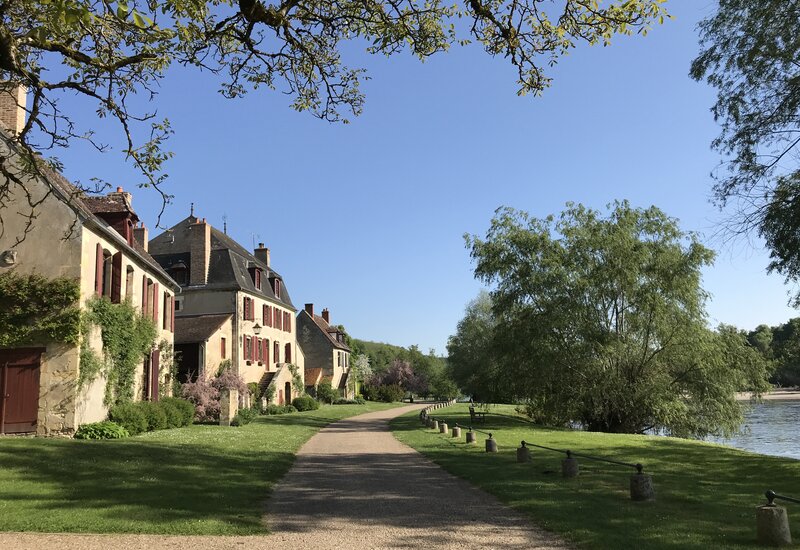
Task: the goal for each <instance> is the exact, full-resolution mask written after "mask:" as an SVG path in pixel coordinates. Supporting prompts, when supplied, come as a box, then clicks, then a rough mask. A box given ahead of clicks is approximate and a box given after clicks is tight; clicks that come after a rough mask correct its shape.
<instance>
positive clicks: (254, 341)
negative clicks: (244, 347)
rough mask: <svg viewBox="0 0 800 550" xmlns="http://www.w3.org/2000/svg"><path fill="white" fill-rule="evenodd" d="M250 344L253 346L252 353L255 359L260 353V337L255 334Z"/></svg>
mask: <svg viewBox="0 0 800 550" xmlns="http://www.w3.org/2000/svg"><path fill="white" fill-rule="evenodd" d="M250 345H251V346H252V353H251V355H252V357H253V360H254V361H255V360H256V356H257V355H258V338H256V337H255V336H253V338H251V339H250Z"/></svg>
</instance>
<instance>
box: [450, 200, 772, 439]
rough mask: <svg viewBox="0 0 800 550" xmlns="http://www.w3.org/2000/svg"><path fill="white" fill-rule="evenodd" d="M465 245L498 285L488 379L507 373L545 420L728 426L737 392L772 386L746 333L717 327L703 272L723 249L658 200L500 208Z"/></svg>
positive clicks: (664, 427)
mask: <svg viewBox="0 0 800 550" xmlns="http://www.w3.org/2000/svg"><path fill="white" fill-rule="evenodd" d="M467 243H468V246H469V248H471V255H472V257H473V259H474V260H475V261H476V268H475V276H476V278H478V279H479V280H481V281H483V282H485V283H487V284H488V285H491V286H493V287H494V288H495V290H494V291H493V292H492V294H491V298H492V314H493V319H491V320H490V322H488V323H484V326H485V327H486V330H489V331H490V334H489V335H488V336H486V337H485V338H484V337H482V339H483V340H485V341H486V342H487V343H488V345H490V346H491V349H490V351H489V353H491V352H492V350H493V353H494V361H492V362H490V363H488V364H487V369H490V371H489V372H485V373H482V374H481V375H480V379H481V380H483V381H491V380H492V378H493V377H495V378H497V379H498V383H499V384H500V388H501V389H504V390H505V391H507V392H508V395H506V396H505V397H506V398H507V399H518V400H524V401H525V402H526V403H527V404H528V410H529V411H530V413H531V415H532V417H533V418H534V419H535V420H537V421H539V422H542V423H547V424H550V425H556V426H560V425H568V424H569V423H570V422H574V421H579V422H581V423H582V425H583V426H585V427H586V428H587V429H590V430H593V431H606V432H620V433H640V432H643V431H646V430H650V429H656V430H661V431H665V432H667V433H670V434H672V435H679V436H704V435H706V434H709V433H716V434H720V433H731V432H733V431H735V430H736V429H738V427H739V424H740V423H741V420H742V413H741V407H740V405H739V404H738V403H737V402H736V400H735V392H736V391H737V390H739V389H740V388H742V387H743V386H745V387H752V388H753V389H754V390H755V391H763V389H764V387H765V383H766V374H767V368H766V365H765V363H764V362H763V361H761V360H760V359H759V358H758V357H757V356H756V355H757V354H756V355H754V354H753V353H750V351H752V350H749V349H748V346H747V344H746V340H745V338H744V336H743V335H741V334H738V333H736V332H735V331H731V330H729V329H728V328H726V327H721V328H720V331H719V332H716V333H715V332H713V331H710V330H708V328H707V327H706V315H705V301H706V298H707V294H706V293H705V291H704V290H703V289H702V287H701V286H700V283H701V270H702V268H703V267H704V266H706V265H709V264H710V263H711V262H712V260H713V257H714V254H713V252H712V251H711V250H709V249H707V248H706V247H705V246H703V245H702V244H701V243H700V242H699V241H698V240H697V238H696V237H695V236H694V235H691V234H687V233H684V232H683V231H681V229H680V227H679V226H678V224H677V222H676V220H674V219H672V218H670V217H668V216H667V215H666V214H665V213H664V212H662V211H661V210H659V209H658V208H656V207H650V208H647V209H639V208H633V207H631V206H630V205H629V204H628V203H627V202H617V203H614V204H613V205H609V207H608V212H607V213H603V212H599V211H595V210H591V209H588V208H586V207H584V206H582V205H574V204H568V205H567V209H566V210H565V211H564V212H563V213H561V214H560V216H549V217H547V218H545V219H537V218H533V217H531V216H529V215H528V214H527V213H525V212H520V211H516V210H513V209H510V208H502V209H498V211H497V212H496V215H495V217H494V219H493V220H492V224H491V227H490V229H489V231H488V232H487V235H486V238H485V239H481V238H478V237H476V236H472V237H467ZM462 328H463V327H462ZM479 328H480V327H479ZM481 357H489V355H487V353H482V354H481ZM495 361H496V366H495ZM473 366H474V367H475V368H478V369H480V368H481V365H480V364H479V363H476V364H474V365H473ZM495 373H496V375H495Z"/></svg>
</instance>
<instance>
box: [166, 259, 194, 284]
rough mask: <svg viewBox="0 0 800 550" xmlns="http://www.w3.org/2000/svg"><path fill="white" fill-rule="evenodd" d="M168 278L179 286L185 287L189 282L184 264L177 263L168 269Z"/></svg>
mask: <svg viewBox="0 0 800 550" xmlns="http://www.w3.org/2000/svg"><path fill="white" fill-rule="evenodd" d="M169 276H170V277H172V278H173V279H175V282H176V283H178V284H179V285H185V284H187V283H188V282H189V269H188V268H187V267H186V264H185V263H183V262H178V263H177V264H175V265H173V266H172V267H171V268H170V270H169Z"/></svg>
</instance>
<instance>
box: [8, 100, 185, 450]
mask: <svg viewBox="0 0 800 550" xmlns="http://www.w3.org/2000/svg"><path fill="white" fill-rule="evenodd" d="M24 100H25V94H24V93H21V92H20V93H19V94H16V97H14V98H12V96H11V95H9V94H8V92H0V103H4V105H2V106H0V119H2V125H3V128H2V129H0V155H2V156H3V157H4V158H5V159H6V164H5V168H6V169H8V170H9V174H11V173H13V177H12V176H8V175H3V176H0V177H2V178H3V180H4V182H5V183H7V184H9V185H8V188H9V194H8V195H7V196H6V197H4V198H3V201H2V203H0V217H2V222H1V225H2V231H0V259H1V260H0V273H3V272H9V271H12V270H13V271H15V272H16V273H18V274H32V273H35V274H38V275H41V276H44V277H46V278H48V279H52V278H56V277H65V278H68V279H72V280H74V281H77V282H78V284H79V288H80V301H79V307H80V308H82V309H85V307H86V302H87V300H88V299H90V298H92V297H94V296H105V297H107V298H108V299H109V300H110V301H111V302H114V303H119V302H123V301H125V300H129V301H130V303H131V304H132V305H133V306H134V307H135V308H136V309H138V310H139V311H140V312H142V313H144V315H146V316H148V317H150V318H151V319H153V321H154V322H155V324H156V327H157V331H158V335H157V338H156V342H157V343H158V342H161V343H163V344H165V345H166V346H171V345H172V343H173V328H174V323H173V305H174V303H175V302H174V297H175V294H176V293H177V292H178V291H180V286H179V285H177V284H176V283H175V282H174V281H173V280H172V279H171V278H170V277H169V275H167V273H166V272H165V271H164V270H163V269H162V268H161V267H160V266H159V265H158V263H156V261H155V260H154V259H153V258H152V257H151V256H150V255H149V254H148V253H147V251H146V247H145V246H143V243H144V242H146V241H142V240H141V238H142V235H143V234H144V233H146V230H145V229H144V227H143V225H140V224H139V218H138V216H137V215H136V212H135V211H134V210H133V207H132V203H131V195H130V194H129V193H126V192H124V191H123V189H122V188H117V190H116V191H115V192H112V193H109V194H108V195H105V196H87V195H86V194H85V193H83V192H81V191H80V190H79V189H78V188H76V187H75V186H74V185H72V184H71V183H70V182H69V181H67V180H66V178H64V177H63V176H62V175H61V174H60V173H57V172H55V171H54V170H51V169H50V168H49V167H47V166H45V165H44V163H41V165H40V166H39V167H38V168H37V169H35V170H33V169H23V166H22V163H23V161H22V159H23V158H24V156H23V155H22V154H21V153H20V150H19V149H18V148H17V144H16V143H15V142H14V141H13V139H12V137H13V135H14V134H16V133H17V132H19V131H20V130H21V129H22V125H23V124H24V119H25V117H24V111H22V112H21V113H20V112H19V111H20V107H19V104H23V105H24ZM14 107H16V108H17V110H15V109H14ZM16 180H19V181H16ZM31 203H37V206H36V214H37V217H36V218H35V219H34V220H33V224H32V225H30V226H28V222H29V220H28V218H26V217H25V216H21V215H19V214H18V213H19V212H23V211H28V210H29V208H30V204H31ZM20 237H24V238H21V239H20ZM83 338H84V340H85V341H86V342H87V343H88V349H91V350H93V352H94V353H95V354H96V355H95V356H96V357H103V356H104V350H103V343H102V340H101V338H100V329H99V328H97V327H94V328H93V329H92V330H91V331H90V332H89V333H88V334H86V335H84V336H83ZM160 363H161V356H160V351H159V349H157V348H154V349H153V350H152V351H151V353H150V354H149V356H144V357H142V362H141V363H140V364H139V365H138V367H137V368H136V371H135V374H134V377H135V379H134V382H133V388H132V391H133V394H134V399H153V400H157V399H158V396H159V393H160V392H161V393H164V392H165V391H166V392H168V391H169V388H170V373H169V372H168V370H167V369H164V368H161V367H160ZM84 368H86V365H83V364H82V363H81V351H80V346H79V345H77V344H64V343H57V342H50V341H37V342H34V343H32V344H26V345H25V346H19V347H14V348H3V349H0V385H2V387H1V388H0V433H2V432H5V433H25V432H35V433H36V434H39V435H51V434H59V433H65V434H69V433H72V432H74V431H75V430H76V429H77V428H78V427H79V426H80V425H81V424H84V423H87V422H95V421H100V420H103V419H105V418H106V417H107V414H108V407H107V404H106V403H105V385H106V384H105V383H106V379H105V376H104V374H103V373H102V372H101V373H100V374H99V375H97V376H96V377H95V378H94V379H92V380H89V381H88V382H86V383H85V384H83V385H81V384H79V383H78V381H79V380H80V376H81V371H82V369H84ZM87 372H88V371H87Z"/></svg>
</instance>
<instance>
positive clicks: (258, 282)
mask: <svg viewBox="0 0 800 550" xmlns="http://www.w3.org/2000/svg"><path fill="white" fill-rule="evenodd" d="M253 283H255V285H256V290H261V270H260V269H258V268H255V269H254V270H253Z"/></svg>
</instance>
